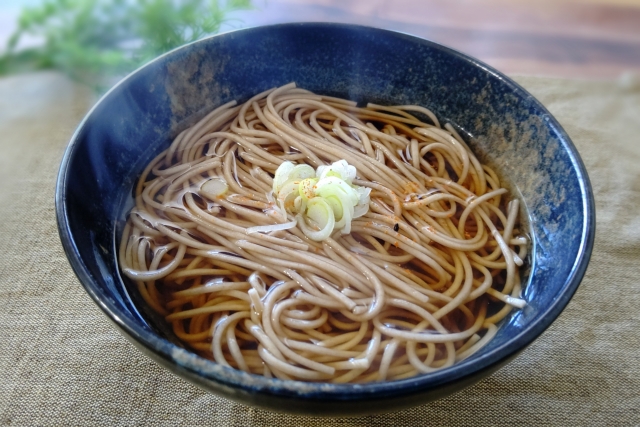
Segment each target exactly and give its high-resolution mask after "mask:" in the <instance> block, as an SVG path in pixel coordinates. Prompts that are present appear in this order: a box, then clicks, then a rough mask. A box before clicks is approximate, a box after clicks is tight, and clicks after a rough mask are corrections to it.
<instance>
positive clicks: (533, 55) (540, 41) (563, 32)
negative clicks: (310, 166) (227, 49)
mask: <svg viewBox="0 0 640 427" xmlns="http://www.w3.org/2000/svg"><path fill="white" fill-rule="evenodd" d="M40 1H41V0H12V1H8V0H3V1H0V50H2V47H3V46H4V45H5V44H6V41H7V40H8V38H9V36H10V35H11V33H12V32H13V31H14V30H15V28H16V24H17V17H18V14H19V12H20V10H21V9H22V7H24V6H33V5H37V4H38V3H39V2H40ZM253 4H254V5H255V7H256V8H255V9H254V10H252V11H242V12H235V13H234V14H232V15H231V17H232V18H234V19H233V20H232V21H231V22H229V24H228V25H227V26H226V29H229V28H240V27H248V26H256V25H268V24H275V23H282V22H303V21H316V22H318V21H325V22H342V23H354V24H362V25H370V26H375V27H380V28H386V29H391V30H396V31H402V32H406V33H409V34H413V35H416V36H420V37H423V38H427V39H429V40H433V41H435V42H438V43H441V44H444V45H446V46H449V47H452V48H454V49H457V50H460V51H462V52H464V53H467V54H469V55H471V56H474V57H476V58H478V59H480V60H482V61H484V62H486V63H488V64H490V65H492V66H494V67H496V68H497V69H499V70H500V71H503V72H505V73H510V74H527V75H537V76H551V77H568V78H591V79H603V78H605V79H612V78H613V79H615V78H618V77H620V76H621V75H623V74H625V73H626V74H627V77H629V75H632V76H633V75H635V76H636V77H635V78H638V76H640V0H554V1H552V0H535V1H527V0H253ZM26 41H27V43H30V42H33V40H30V39H29V38H28V37H27V38H26Z"/></svg>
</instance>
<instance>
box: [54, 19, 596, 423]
mask: <svg viewBox="0 0 640 427" xmlns="http://www.w3.org/2000/svg"><path fill="white" fill-rule="evenodd" d="M292 81H294V82H296V83H297V84H298V86H300V87H304V88H306V89H309V90H312V91H315V92H318V93H323V94H329V95H335V96H341V97H346V98H350V99H352V100H355V101H358V102H375V103H382V104H391V103H394V104H418V105H423V106H426V107H428V108H430V109H432V110H433V111H434V112H435V113H436V114H437V115H438V117H439V119H440V120H441V121H443V122H451V123H453V124H455V125H456V126H457V127H458V129H460V130H461V131H463V132H464V135H466V138H467V139H468V140H469V143H470V145H471V146H472V148H473V150H474V151H475V152H476V153H477V154H478V155H479V156H480V158H481V159H482V160H484V161H487V162H489V163H490V164H492V165H494V166H495V167H496V168H497V169H498V170H499V171H500V173H501V174H502V175H503V176H506V177H508V179H509V182H510V185H511V186H512V189H513V190H514V192H516V194H518V195H519V196H520V197H521V199H522V201H523V202H524V208H523V215H526V216H527V218H528V221H529V224H530V231H531V235H532V237H533V248H532V253H531V255H530V256H529V260H528V264H529V270H530V272H531V274H530V275H529V276H528V277H527V278H525V282H524V286H525V290H524V297H525V299H526V300H527V301H528V305H527V306H526V308H525V309H523V310H521V311H517V312H515V313H514V314H513V315H512V316H511V317H509V318H508V319H507V321H505V323H504V324H503V325H502V327H501V328H500V330H499V333H498V334H497V336H496V337H495V339H494V340H493V341H491V343H490V344H489V345H488V346H486V347H485V348H484V349H483V350H482V351H480V352H479V353H478V354H476V355H474V356H473V357H471V358H469V359H467V360H465V361H463V362H461V363H459V364H457V365H455V366H453V367H451V368H448V369H444V370H442V371H438V372H435V373H432V374H428V375H422V376H418V377H415V378H411V379H406V380H401V381H392V382H383V383H372V384H362V385H334V384H314V383H302V382H295V381H280V380H277V379H266V378H263V377H260V376H255V375H250V374H246V373H242V372H238V371H235V370H232V369H229V368H225V367H222V366H219V365H217V364H215V363H213V362H210V361H208V360H205V359H203V358H200V357H199V356H196V355H195V354H193V353H191V352H189V351H186V350H184V349H183V348H181V347H180V346H179V345H176V344H175V343H174V342H172V341H173V340H172V339H171V337H170V334H168V333H167V332H166V330H164V329H163V328H162V327H160V326H158V324H157V322H154V321H153V319H152V317H150V316H149V315H148V314H145V313H144V312H141V311H139V310H138V308H137V307H138V305H137V303H136V296H135V293H134V292H128V291H127V285H128V284H126V283H125V282H124V281H123V280H122V278H121V276H120V274H119V272H118V268H117V264H116V243H115V242H116V240H117V236H116V235H117V233H118V231H119V228H118V227H119V225H121V223H122V220H123V218H124V212H125V210H126V208H127V207H128V205H129V204H130V203H131V188H132V185H133V183H134V181H135V179H136V178H137V176H138V175H139V173H140V172H141V171H142V169H143V168H144V166H145V164H146V163H147V162H148V161H149V160H150V159H151V158H152V157H153V156H154V155H156V154H157V153H158V152H160V151H161V150H163V149H164V148H166V147H167V146H168V144H169V143H170V140H171V138H172V137H173V136H174V135H176V134H177V133H178V132H179V131H180V130H182V129H184V128H185V127H186V126H189V125H190V124H192V123H194V122H195V121H196V120H197V119H199V118H200V117H202V116H203V115H204V114H205V113H206V112H208V111H210V110H211V109H212V108H214V107H216V106H218V105H220V104H222V103H225V102H227V101H230V100H234V99H235V100H238V101H240V102H241V101H243V100H246V99H247V98H249V97H250V96H252V95H254V94H256V93H258V92H261V91H263V90H266V89H269V88H271V87H275V86H279V85H282V84H285V83H288V82H292ZM56 213H57V216H58V226H59V231H60V236H61V240H62V243H63V245H64V248H65V250H66V253H67V256H68V258H69V260H70V263H71V265H72V267H73V269H74V271H75V272H76V274H77V275H78V277H79V279H80V281H81V283H82V284H83V286H84V287H85V289H86V290H87V292H88V293H89V295H91V297H92V298H93V299H94V301H95V302H96V303H97V304H98V305H99V306H100V308H101V309H102V310H104V312H105V313H106V314H107V315H108V316H109V318H110V319H111V320H112V321H113V322H114V323H115V324H116V325H117V326H118V328H120V330H121V331H122V332H123V333H124V335H125V336H126V337H127V338H129V339H130V340H131V341H132V342H133V343H135V344H136V345H137V346H138V347H139V348H140V349H142V350H143V351H144V352H145V353H146V354H148V355H149V356H151V357H153V358H154V359H155V360H157V361H159V362H160V363H162V364H163V365H165V366H167V367H168V368H169V369H171V370H173V371H174V372H175V373H177V374H178V375H181V376H183V377H185V378H187V379H189V380H190V381H192V382H194V383H196V384H198V385H199V386H201V387H203V388H205V389H207V390H210V391H213V392H215V393H219V394H222V395H224V396H227V397H229V398H232V399H235V400H238V401H242V402H245V403H247V404H252V405H257V406H262V407H267V408H271V409H276V410H283V411H289V412H300V413H309V414H322V415H330V414H351V415H355V414H362V413H373V412H381V411H389V410H394V409H400V408H403V407H408V406H411V405H416V404H420V403H423V402H426V401H428V400H433V399H437V398H439V397H443V396H445V395H447V394H449V393H452V392H454V391H457V390H459V389H461V388H462V387H465V386H467V385H469V384H472V383H473V382H475V381H477V380H479V379H480V378H482V377H484V376H486V375H488V374H490V373H492V372H494V371H495V370H496V369H498V368H499V367H500V366H502V365H503V364H505V363H506V362H507V361H509V360H511V359H512V358H513V357H515V356H516V355H517V354H518V352H520V351H521V350H522V349H524V348H525V347H526V346H527V345H528V344H529V343H531V342H532V341H533V340H534V339H535V338H536V337H537V336H538V335H539V334H540V333H542V331H544V329H546V328H547V327H548V326H549V325H550V324H551V322H553V320H554V319H555V318H556V317H557V316H558V315H559V314H560V312H561V311H562V309H563V308H564V307H565V306H566V304H567V303H568V302H569V300H570V298H571V297H572V295H573V293H574V292H575V290H576V288H577V287H578V285H579V283H580V280H581V279H582V277H583V275H584V272H585V270H586V266H587V263H588V261H589V257H590V254H591V249H592V246H593V237H594V233H595V228H594V224H595V211H594V203H593V195H592V192H591V187H590V184H589V181H588V177H587V174H586V171H585V169H584V166H583V164H582V162H581V160H580V158H579V156H578V153H577V152H576V149H575V147H574V146H573V144H572V143H571V141H570V139H569V137H568V136H567V135H566V133H565V132H564V131H563V130H562V128H561V127H560V125H559V124H558V123H557V121H556V120H555V119H554V118H553V117H552V116H551V115H550V114H549V113H548V111H547V110H546V109H545V108H544V107H543V106H542V105H541V104H540V103H539V102H538V101H536V100H535V99H534V98H533V97H532V96H531V95H530V94H528V93H527V92H526V91H525V90H524V89H522V88H521V87H520V86H518V85H517V84H516V83H514V82H513V81H511V80H510V79H509V78H507V77H505V76H504V75H502V74H500V73H499V72H497V71H495V70H493V69H491V68H490V67H488V66H487V65H485V64H482V63H480V62H478V61H476V60H474V59H472V58H469V57H467V56H465V55H463V54H460V53H458V52H455V51H453V50H451V49H448V48H445V47H443V46H440V45H438V44H435V43H432V42H429V41H426V40H422V39H419V38H415V37H412V36H408V35H404V34H400V33H395V32H390V31H384V30H378V29H372V28H367V27H358V26H349V25H338V24H315V23H314V24H285V25H277V26H271V27H262V28H253V29H247V30H240V31H235V32H231V33H227V34H223V35H219V36H215V37H211V38H208V39H205V40H202V41H199V42H196V43H193V44H190V45H187V46H184V47H182V48H180V49H177V50H175V51H172V52H170V53H168V54H166V55H164V56H162V57H160V58H158V59H156V60H155V61H153V62H151V63H149V64H147V65H146V66H144V67H142V68H141V69H139V70H138V71H136V72H134V73H132V74H131V75H130V76H129V77H127V78H126V79H124V80H123V81H122V82H121V83H119V84H118V85H117V86H116V87H115V88H113V89H112V90H111V91H110V92H109V93H108V94H106V95H105V96H104V97H103V98H102V99H101V100H100V101H99V102H98V104H97V105H96V106H95V107H94V108H93V109H92V111H91V112H89V113H88V115H87V116H86V118H85V119H84V121H83V122H82V123H81V124H80V126H79V127H78V129H77V131H76V133H75V134H74V136H73V138H72V140H71V142H70V144H69V147H68V149H67V152H66V154H65V156H64V159H63V162H62V166H61V168H60V173H59V177H58V184H57V189H56Z"/></svg>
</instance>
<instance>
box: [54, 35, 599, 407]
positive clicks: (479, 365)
mask: <svg viewBox="0 0 640 427" xmlns="http://www.w3.org/2000/svg"><path fill="white" fill-rule="evenodd" d="M293 26H297V27H301V28H305V27H307V28H310V27H318V26H320V27H325V28H327V29H328V30H330V29H331V28H343V29H364V30H367V31H374V32H378V33H380V34H385V35H387V36H389V37H396V38H399V39H405V40H407V41H409V42H412V43H419V44H423V45H429V46H430V47H431V48H433V49H437V50H440V51H442V52H444V53H447V54H449V55H452V56H455V57H457V58H458V59H461V60H464V61H465V62H468V63H470V64H471V65H473V66H475V67H479V68H481V69H482V70H483V71H485V72H486V73H489V74H491V75H493V76H494V77H495V78H498V79H500V80H502V81H503V83H504V84H506V85H507V86H508V87H509V88H510V89H511V90H512V91H513V92H514V93H516V94H517V95H518V96H519V97H520V98H530V99H531V100H532V101H533V102H535V103H536V108H538V109H539V110H541V111H542V112H543V113H546V114H548V116H549V126H552V127H553V129H554V130H555V131H556V133H557V134H558V137H559V138H558V139H559V141H560V143H561V145H562V146H563V147H564V148H565V149H566V151H567V153H568V155H569V157H570V159H571V162H572V165H573V167H574V168H575V171H576V175H577V179H578V181H579V183H580V189H581V197H582V204H583V212H584V217H585V218H584V222H583V228H582V232H581V235H580V239H581V242H580V247H579V250H578V256H577V257H576V260H575V262H574V264H573V266H572V269H571V271H570V274H569V276H568V277H567V279H566V281H565V284H564V286H563V288H562V290H561V293H560V295H558V297H557V298H556V299H555V300H554V301H553V303H552V304H551V305H550V306H549V307H547V308H546V310H545V311H544V312H542V313H541V314H540V315H539V316H538V317H537V319H536V320H535V321H533V322H532V323H530V324H527V325H526V326H525V327H524V328H523V330H522V331H521V332H520V333H519V334H518V335H516V336H515V337H513V338H512V339H510V340H509V341H507V342H505V343H504V344H502V345H500V346H497V347H496V348H494V349H492V350H490V351H489V352H487V353H485V354H482V355H479V356H478V357H473V358H469V359H467V360H464V361H462V362H460V363H458V364H456V365H454V366H452V367H450V368H447V369H443V370H441V371H436V372H434V373H431V374H426V375H419V376H416V377H412V378H408V379H404V380H397V381H388V382H380V383H368V384H328V383H303V382H299V381H282V380H278V379H268V378H264V377H261V376H258V375H252V374H247V373H244V372H241V371H236V370H234V369H231V368H226V367H222V366H220V365H217V364H215V363H214V362H211V361H209V360H206V359H204V358H201V357H199V356H197V355H195V354H193V353H190V352H187V351H185V350H183V349H181V348H180V347H178V346H176V345H174V344H172V343H170V342H169V341H167V340H165V339H164V338H161V337H159V336H157V335H154V334H152V333H151V332H149V331H148V330H145V329H143V328H142V327H141V326H140V325H138V324H131V323H128V322H126V321H125V320H124V319H126V317H127V316H126V315H125V314H124V312H122V311H121V310H120V309H119V308H118V307H117V306H116V305H115V304H114V303H113V302H111V301H109V300H108V299H104V298H102V297H101V295H100V293H99V292H98V291H97V285H96V283H95V281H94V278H93V277H92V275H91V274H90V272H89V270H88V268H87V266H86V265H85V264H84V262H83V259H82V255H81V254H80V251H79V250H78V248H77V246H76V244H75V241H74V237H73V235H72V233H71V228H70V223H69V217H68V212H67V207H66V203H65V202H66V189H67V178H68V172H69V166H70V162H71V160H72V158H73V155H74V152H75V151H76V148H77V144H78V138H79V136H80V135H81V133H82V130H83V128H84V127H85V125H86V124H87V121H88V119H89V117H91V115H92V114H93V113H94V111H96V109H97V108H98V107H99V106H100V104H101V103H103V102H104V101H105V100H106V99H107V98H109V97H110V95H111V94H112V93H114V92H116V91H118V90H121V89H122V88H123V87H124V86H125V85H126V84H127V82H128V81H129V80H131V79H132V78H133V76H135V75H136V74H137V73H139V72H140V70H142V69H144V68H145V67H147V66H149V65H150V64H153V63H155V62H157V61H160V60H162V59H163V58H166V57H167V56H170V55H172V54H173V53H175V52H177V51H180V50H183V49H188V48H189V47H190V46H192V45H194V44H198V43H201V42H203V40H199V41H196V42H193V43H190V44H187V45H184V46H181V47H179V48H177V49H174V50H172V51H170V52H167V53H165V54H164V55H161V56H159V57H158V58H156V59H154V60H152V61H151V62H149V63H147V64H145V65H143V66H142V67H140V68H138V69H137V70H135V71H134V72H132V73H131V74H129V75H128V76H127V77H125V78H124V79H122V80H121V81H120V82H119V83H118V84H116V85H115V86H114V87H113V88H111V90H109V91H108V92H107V93H106V94H104V95H103V96H102V97H101V98H100V100H99V101H98V102H97V103H96V104H95V105H94V106H93V108H92V109H91V110H90V111H89V112H88V113H87V114H86V116H85V117H84V118H83V120H82V121H81V122H80V124H79V125H78V127H77V129H76V131H75V132H74V134H73V136H72V137H71V140H70V142H69V145H68V147H67V149H66V151H65V153H64V156H63V158H62V162H61V166H60V170H59V173H58V178H57V183H56V194H55V207H56V217H57V224H58V232H59V234H60V239H61V242H62V245H63V248H64V251H65V253H66V256H67V258H68V259H69V262H70V264H71V266H72V268H73V270H74V272H75V274H76V276H77V277H78V279H79V280H80V283H81V284H82V286H83V287H84V288H85V291H86V292H87V293H88V294H89V295H90V296H91V298H92V299H93V300H94V302H95V303H96V304H97V305H98V306H99V307H100V309H102V311H104V313H105V314H106V315H107V316H108V317H109V318H110V319H111V320H112V321H113V322H114V323H115V324H116V325H117V326H118V327H119V329H120V330H122V331H123V332H124V333H126V334H127V335H128V336H129V337H130V338H132V339H133V340H135V341H136V342H137V343H139V344H140V345H142V346H143V347H145V348H146V349H147V350H148V351H150V352H152V353H155V354H156V355H157V356H159V357H161V358H162V359H164V360H165V361H166V362H168V363H169V364H170V365H175V366H176V367H177V368H179V369H184V370H186V371H188V372H190V373H191V374H194V375H196V376H201V377H203V379H205V380H212V381H214V382H218V383H220V384H223V385H226V386H231V387H234V388H238V387H239V388H241V389H244V390H246V391H254V392H261V393H268V394H274V395H282V396H296V397H298V398H306V399H341V400H351V399H353V400H357V399H366V398H371V397H383V396H391V395H403V394H411V393H412V392H416V391H418V390H421V389H426V388H434V387H437V386H439V385H444V384H448V383H454V382H459V381H462V380H463V379H465V378H468V377H471V376H473V375H474V374H477V373H479V372H480V371H482V370H485V369H489V368H491V367H492V366H495V365H499V364H501V362H502V361H504V360H508V359H510V358H512V357H513V356H514V355H516V354H517V353H518V352H519V351H521V350H522V349H524V348H525V347H526V346H527V345H529V344H530V343H531V342H532V341H533V340H535V339H536V338H537V337H538V336H539V335H540V334H542V332H544V330H545V329H547V328H548V327H549V326H550V325H551V323H552V322H553V321H554V320H555V319H556V318H557V317H558V316H559V315H560V313H561V312H562V311H563V310H564V308H565V307H566V306H567V304H568V303H569V301H570V300H571V298H572V297H573V295H574V293H575V291H576V290H577V288H578V286H579V284H580V282H581V280H582V278H583V277H584V274H585V272H586V269H587V265H588V263H589V259H590V257H591V253H592V250H593V243H594V238H595V203H594V197H593V191H592V187H591V184H590V181H589V177H588V175H587V171H586V168H585V166H584V164H583V162H582V160H581V159H580V156H579V154H578V152H577V150H576V148H575V146H574V144H573V143H572V141H571V139H570V138H569V136H568V135H567V133H566V132H565V131H564V129H563V128H562V126H560V124H559V123H558V121H557V120H556V119H555V118H554V117H553V116H552V115H551V114H550V113H549V111H548V110H547V109H546V108H545V107H544V106H543V105H542V104H541V103H540V102H539V101H537V100H536V99H535V98H534V97H533V96H532V95H531V94H529V92H527V91H526V90H525V89H524V88H523V87H521V86H520V85H519V84H517V83H516V82H514V81H513V80H511V79H510V78H509V77H507V76H505V75H504V74H502V73H501V72H499V71H497V70H496V69H494V68H492V67H491V66H489V65H487V64H485V63H483V62H481V61H479V60H477V59H475V58H472V57H470V56H468V55H466V54H464V53H461V52H458V51H456V50H454V49H451V48H448V47H445V46H442V45H440V44H438V43H435V42H433V41H430V40H426V39H423V38H420V37H416V36H413V35H409V34H405V33H402V32H397V31H391V30H385V29H378V28H374V27H367V26H360V25H352V24H337V23H317V22H304V23H286V24H277V25H269V26H261V27H253V28H245V29H239V30H233V31H229V32H225V33H221V34H217V35H214V36H211V37H208V38H205V39H204V40H208V39H211V38H216V37H225V36H227V35H228V34H241V33H245V32H246V33H249V32H253V31H264V30H268V29H271V28H272V29H278V28H280V27H293ZM176 354H179V355H180V361H177V360H176Z"/></svg>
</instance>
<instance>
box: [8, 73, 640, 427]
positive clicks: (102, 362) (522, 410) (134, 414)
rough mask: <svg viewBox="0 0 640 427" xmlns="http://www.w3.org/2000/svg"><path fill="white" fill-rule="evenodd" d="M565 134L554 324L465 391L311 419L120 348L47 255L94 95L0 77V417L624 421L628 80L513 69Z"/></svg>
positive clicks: (137, 421) (634, 112) (61, 82)
mask: <svg viewBox="0 0 640 427" xmlns="http://www.w3.org/2000/svg"><path fill="white" fill-rule="evenodd" d="M517 80H518V81H519V82H520V83H521V84H522V85H524V87H526V88H527V89H528V90H529V91H531V92H532V93H533V94H534V96H536V97H537V98H538V99H540V100H541V101H542V102H543V103H544V104H545V105H546V106H547V107H548V108H549V110H551V112H552V114H554V115H555V116H556V117H557V118H558V120H559V121H560V123H561V124H562V125H563V126H564V128H565V129H566V130H567V132H568V133H569V135H571V137H572V138H573V141H574V143H575V145H576V146H577V148H578V150H579V152H580V155H581V156H582V159H583V160H584V162H585V164H586V166H587V170H588V171H589V176H590V178H591V182H592V184H593V188H594V191H595V196H596V206H597V236H596V245H595V249H594V251H593V256H592V258H591V264H590V266H589V269H588V271H587V274H586V277H585V279H584V281H583V282H582V285H581V286H580V288H579V289H578V292H577V293H576V295H575V297H574V298H573V300H572V301H571V303H570V304H569V306H568V307H567V309H566V310H565V311H564V313H563V314H562V315H561V316H560V318H559V319H558V320H557V321H556V322H555V323H554V324H553V325H552V326H551V328H550V329H549V330H547V331H546V332H545V333H544V334H543V335H542V336H541V337H540V338H539V339H538V340H537V341H535V342H534V343H533V345H531V346H530V347H529V348H528V349H526V350H525V351H524V352H523V353H522V355H521V356H519V357H518V358H517V359H516V360H515V361H514V362H512V363H511V364H509V365H507V366H506V367H504V368H503V369H501V370H500V371H498V373H496V374H494V375H493V376H491V377H490V378H488V379H485V380H484V381H481V382H480V383H478V384H477V385H475V386H473V387H470V388H468V389H465V390H464V391H462V392H460V393H458V394H455V395H453V396H450V397H447V398H445V399H441V400H439V401H436V402H433V403H429V404H426V405H423V406H420V407H416V408H413V409H408V410H405V411H401V412H397V413H391V414H386V415H378V416H370V417H362V418H340V419H338V418H336V419H321V418H311V417H303V416H292V415H285V414H279V413H275V412H269V411H265V410H258V409H252V408H249V407H246V406H243V405H240V404H237V403H234V402H231V401H228V400H226V399H223V398H221V397H217V396H214V395H211V394H208V393H206V392H204V391H202V390H200V389H198V388H197V387H195V386H193V385H191V384H190V383H188V382H186V381H184V380H182V379H180V378H178V377H176V376H174V375H173V374H171V373H170V372H169V371H167V370H165V369H163V368H161V367H160V366H159V365H157V364H156V363H154V362H152V361H151V360H150V359H148V358H147V357H146V356H143V355H142V354H141V353H140V352H139V351H138V350H137V349H135V348H134V347H133V345H131V344H129V342H128V341H127V340H125V338H124V337H122V336H121V335H120V334H119V333H118V332H117V331H116V329H115V328H114V327H113V326H112V325H111V324H110V323H109V321H108V320H107V318H106V317H105V315H104V314H103V313H102V312H101V311H100V310H99V309H98V307H97V306H96V305H95V304H94V303H93V302H92V301H91V299H90V298H89V296H88V295H87V294H86V293H85V292H84V290H83V288H82V287H81V286H80V284H79V283H78V280H77V279H76V277H75V276H74V274H73V272H72V271H71V267H70V266H69V264H68V262H67V259H66V258H65V255H64V253H63V251H62V247H61V245H60V241H59V238H58V232H57V229H56V220H55V213H54V184H55V177H56V173H57V171H58V166H59V164H60V159H61V156H62V153H63V151H64V149H65V146H66V145H67V142H68V140H69V137H70V136H71V134H72V132H73V130H74V128H75V127H76V125H77V124H78V123H79V121H80V120H81V118H82V116H83V115H84V114H85V112H86V111H87V109H88V108H89V107H90V105H91V103H92V102H94V98H93V96H92V95H91V94H90V93H89V92H88V91H87V90H86V89H84V88H82V87H80V86H77V85H75V84H73V83H71V82H69V81H68V80H66V79H65V78H63V77H61V76H59V75H57V74H54V73H38V74H33V75H28V76H18V77H10V78H3V79H0V186H1V187H0V188H1V191H0V425H29V426H31V425H34V426H35V425H83V426H90V425H187V424H192V425H234V426H235V425H237V426H249V425H265V426H272V425H273V426H278V427H284V426H315V425H332V424H336V425H341V426H351V425H354V426H355V425H358V426H360V425H367V426H381V425H398V426H408V425H482V426H497V425H507V426H514V425H525V424H526V425H536V426H541V425H639V424H640V357H639V356H638V354H639V352H640V309H639V307H640V282H639V277H640V266H639V264H640V214H639V210H640V209H639V208H640V166H639V165H640V90H639V89H638V88H635V89H634V88H631V87H626V88H624V87H622V86H620V85H618V84H616V83H615V82H598V83H594V82H582V81H567V80H554V79H545V78H531V77H526V78H525V77H520V78H517Z"/></svg>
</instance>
